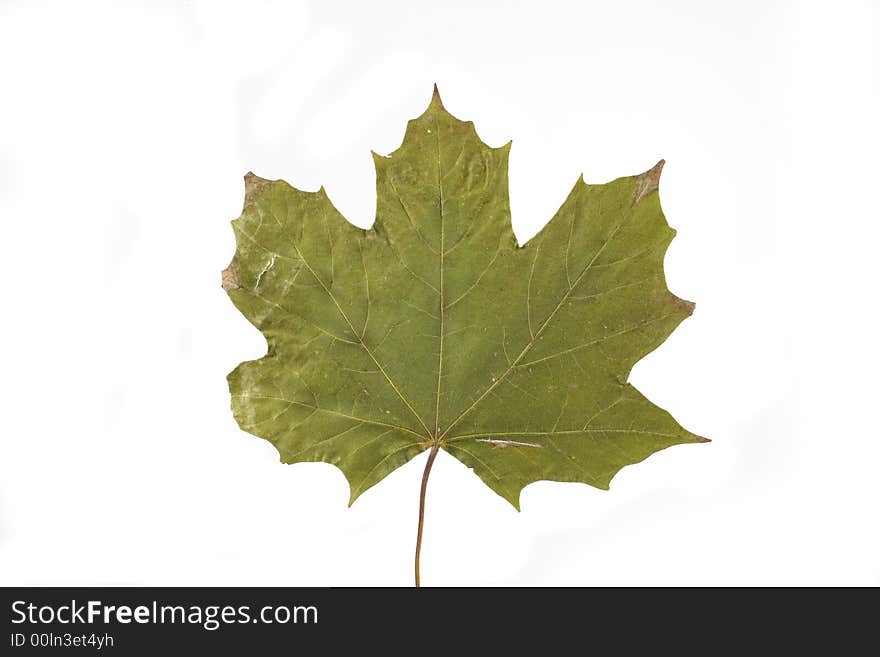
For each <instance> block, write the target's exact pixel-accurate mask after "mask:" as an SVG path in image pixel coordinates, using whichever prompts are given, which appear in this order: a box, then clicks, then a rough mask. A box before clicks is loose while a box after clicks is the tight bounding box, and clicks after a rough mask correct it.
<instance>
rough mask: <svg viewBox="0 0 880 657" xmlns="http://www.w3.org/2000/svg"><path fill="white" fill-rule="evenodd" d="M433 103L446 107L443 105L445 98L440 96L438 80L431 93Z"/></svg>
mask: <svg viewBox="0 0 880 657" xmlns="http://www.w3.org/2000/svg"><path fill="white" fill-rule="evenodd" d="M431 104H432V105H437V106H438V107H440V108H441V109H446V108H444V107H443V100H442V99H441V98H440V90H439V89H438V88H437V83H436V82H435V83H434V93H433V94H432V95H431Z"/></svg>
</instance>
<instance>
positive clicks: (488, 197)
mask: <svg viewBox="0 0 880 657" xmlns="http://www.w3.org/2000/svg"><path fill="white" fill-rule="evenodd" d="M509 150H510V143H508V144H507V145H505V146H502V147H500V148H491V147H489V146H487V145H486V144H484V143H483V142H482V141H481V140H480V139H479V137H478V136H477V133H476V131H475V130H474V126H473V124H472V123H471V122H464V121H460V120H458V119H456V118H455V117H453V116H452V115H451V114H450V113H448V112H447V111H446V110H445V108H444V107H443V104H442V102H441V100H440V96H439V94H438V93H437V91H436V88H435V92H434V96H433V98H432V100H431V103H430V104H429V106H428V108H427V110H426V111H425V112H424V113H423V114H422V115H421V116H419V117H418V118H416V119H413V120H411V121H410V122H409V123H408V126H407V130H406V135H405V137H404V140H403V144H402V145H401V146H400V148H398V149H397V150H396V151H394V152H393V153H391V154H390V155H388V156H387V157H381V156H378V155H375V154H374V161H375V167H376V178H377V182H376V188H377V196H378V203H377V211H376V220H375V223H374V225H373V227H372V228H371V229H370V230H362V229H360V228H357V227H355V226H354V225H352V224H350V223H349V222H348V221H347V220H346V219H345V218H344V217H343V216H342V215H341V214H340V213H339V212H338V211H337V209H336V208H335V207H334V206H333V204H332V203H331V202H330V199H329V198H328V197H327V194H326V193H325V191H324V189H323V188H321V189H320V190H318V191H317V192H304V191H300V190H297V189H295V188H293V187H291V186H290V185H288V184H287V183H286V182H284V181H280V180H279V181H268V180H264V179H262V178H258V177H257V176H254V175H253V174H251V173H248V174H247V175H246V176H245V188H246V194H245V202H244V210H243V211H242V214H241V216H240V217H239V218H238V219H236V220H235V221H233V222H232V224H233V228H234V230H235V236H236V244H237V249H236V253H235V256H234V258H233V260H232V263H231V264H230V265H229V267H228V268H227V269H226V270H225V271H224V272H223V287H224V289H225V290H226V291H227V292H228V293H229V296H230V297H231V299H232V301H233V302H234V303H235V305H236V307H237V308H238V309H239V310H240V311H241V312H242V313H243V314H244V315H245V316H246V317H247V318H248V319H249V320H250V321H251V322H252V323H253V324H254V326H256V327H257V328H258V329H259V330H260V331H262V333H263V334H264V335H265V337H266V340H267V343H268V353H267V355H266V356H264V357H263V358H261V359H259V360H256V361H250V362H245V363H242V364H241V365H239V366H238V367H237V368H236V369H235V370H234V371H233V372H231V373H230V374H229V377H228V379H229V388H230V391H231V393H232V409H233V413H234V415H235V418H236V420H237V421H238V423H239V425H240V426H241V428H242V429H244V430H245V431H248V432H250V433H252V434H255V435H257V436H259V437H261V438H265V439H266V440H268V441H270V442H271V443H272V444H273V445H275V447H276V448H277V449H278V451H279V452H280V455H281V460H282V461H284V462H286V463H296V462H301V461H325V462H328V463H332V464H333V465H336V466H337V467H339V468H340V469H341V470H342V472H343V473H344V474H345V476H346V478H347V479H348V481H349V484H350V488H351V496H350V504H351V503H353V502H354V501H355V500H356V499H357V498H358V496H360V495H361V494H362V493H363V492H364V491H366V490H367V489H368V488H370V487H371V486H373V485H374V484H376V483H377V482H379V481H381V480H382V478H384V477H385V476H387V475H388V474H389V473H390V472H392V471H393V470H394V469H396V468H398V467H400V466H401V465H403V464H404V463H406V462H407V461H409V460H410V459H412V458H413V457H415V456H417V455H418V454H420V453H422V452H424V451H429V452H430V454H429V458H428V462H427V466H426V469H425V473H424V476H423V480H422V495H421V503H420V517H419V541H418V544H417V545H420V542H421V540H420V539H421V527H422V518H423V513H424V491H425V486H426V484H427V477H428V474H429V472H430V467H431V464H432V463H433V461H434V457H435V456H436V454H437V451H438V450H439V449H444V450H446V451H447V452H448V453H449V454H451V455H452V456H454V457H455V458H457V459H458V460H460V461H461V462H462V463H464V464H465V465H466V466H468V467H469V468H472V469H473V471H474V472H475V473H476V474H477V475H478V476H479V477H480V479H482V480H483V481H484V482H485V483H486V485H488V486H489V487H490V488H491V489H492V490H494V491H495V492H496V493H498V494H499V495H501V496H502V497H503V498H504V499H506V500H507V501H508V502H510V503H511V504H512V505H513V506H514V507H516V508H517V509H518V508H519V497H520V491H521V490H522V489H523V487H524V486H526V485H527V484H529V483H531V482H534V481H538V480H553V481H570V482H583V483H586V484H589V485H591V486H595V487H597V488H603V489H604V488H608V485H609V482H610V481H611V479H612V477H613V476H614V475H615V474H616V473H617V472H618V471H619V470H620V469H621V468H622V467H624V466H626V465H629V464H632V463H636V462H638V461H641V460H643V459H645V458H646V457H648V456H649V455H651V454H652V453H654V452H656V451H658V450H661V449H664V448H666V447H669V446H671V445H676V444H681V443H698V442H706V439H705V438H701V437H699V436H697V435H695V434H693V433H690V432H689V431H687V430H685V429H684V428H682V427H681V426H680V425H679V424H678V423H677V422H676V421H675V420H674V419H673V418H672V416H671V415H670V414H669V413H667V412H666V411H664V410H662V409H661V408H659V407H657V406H656V405H654V404H652V403H651V402H650V401H648V400H647V399H646V398H645V397H644V396H642V395H641V394H640V393H639V392H638V391H637V390H636V389H635V388H634V387H633V386H632V385H630V384H629V383H627V377H628V375H629V372H630V370H631V368H632V367H633V365H634V364H635V363H636V361H638V360H639V359H640V358H642V357H643V356H644V355H646V354H647V353H649V352H650V351H652V350H653V349H655V348H656V347H657V346H658V345H660V344H661V343H662V342H663V340H665V339H666V337H667V336H668V335H669V334H670V333H671V332H672V331H673V330H674V329H675V327H676V326H677V325H678V324H679V323H680V322H681V321H682V320H684V319H685V318H686V317H688V316H689V315H690V314H691V313H692V312H693V309H694V304H692V303H690V302H688V301H684V300H682V299H679V298H678V297H676V296H675V295H673V294H672V293H671V292H670V291H669V290H668V288H667V286H666V281H665V277H664V273H663V258H664V255H665V252H666V249H667V247H668V245H669V243H670V241H671V240H672V238H673V236H674V235H675V231H674V230H672V229H671V228H670V227H669V226H668V225H667V223H666V220H665V218H664V216H663V212H662V211H661V208H660V201H659V198H658V193H657V188H658V183H659V178H660V171H661V169H662V167H663V161H662V160H661V161H660V162H659V163H658V164H657V165H656V166H654V167H653V168H652V169H650V170H649V171H647V172H645V173H643V174H641V175H637V176H631V177H626V178H620V179H617V180H614V181H612V182H610V183H608V184H604V185H588V184H586V183H585V182H584V181H583V178H581V179H579V180H578V181H577V182H576V183H575V185H574V188H573V189H572V191H571V193H570V194H569V195H568V198H566V200H565V202H564V203H563V204H562V206H561V207H560V208H559V210H558V212H557V213H556V215H555V216H554V217H553V218H552V219H551V221H550V222H549V223H548V224H547V225H546V226H545V227H544V228H543V230H541V232H540V233H539V234H538V235H537V236H535V237H534V238H533V239H531V240H529V241H528V243H527V244H526V245H524V246H522V247H520V246H519V245H518V244H517V242H516V238H515V237H514V234H513V231H512V228H511V222H510V206H509V200H508V189H507V165H508V154H509ZM416 572H417V575H416V576H417V581H418V547H417V555H416Z"/></svg>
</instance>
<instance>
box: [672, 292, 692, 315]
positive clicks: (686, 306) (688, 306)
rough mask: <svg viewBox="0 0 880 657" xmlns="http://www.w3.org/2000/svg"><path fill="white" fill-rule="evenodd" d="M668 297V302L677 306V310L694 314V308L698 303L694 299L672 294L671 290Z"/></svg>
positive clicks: (674, 306)
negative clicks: (689, 299) (690, 299)
mask: <svg viewBox="0 0 880 657" xmlns="http://www.w3.org/2000/svg"><path fill="white" fill-rule="evenodd" d="M666 299H667V302H668V303H669V304H670V305H671V306H672V307H673V308H675V309H676V310H679V311H681V312H683V313H687V315H688V316H690V315H693V314H694V308H696V307H697V304H695V303H694V302H693V301H688V300H687V299H681V298H679V297H677V296H675V295H674V294H672V293H671V292H670V293H669V295H668V296H667V297H666Z"/></svg>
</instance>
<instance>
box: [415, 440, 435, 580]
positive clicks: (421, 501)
mask: <svg viewBox="0 0 880 657" xmlns="http://www.w3.org/2000/svg"><path fill="white" fill-rule="evenodd" d="M439 449H440V443H439V442H435V443H434V445H433V447H431V453H430V454H428V462H427V463H426V464H425V471H424V473H422V490H421V492H420V493H419V531H418V534H416V563H415V566H416V588H418V587H419V586H421V583H420V580H419V555H420V554H421V552H422V527H423V526H424V524H425V491H427V490H428V476H429V475H430V474H431V466H432V465H434V459H435V458H437V452H438V451H439Z"/></svg>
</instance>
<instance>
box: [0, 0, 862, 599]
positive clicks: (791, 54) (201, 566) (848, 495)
mask: <svg viewBox="0 0 880 657" xmlns="http://www.w3.org/2000/svg"><path fill="white" fill-rule="evenodd" d="M113 4H114V5H116V6H115V7H112V6H111V3H107V5H102V4H98V3H62V2H57V3H25V2H3V3H2V4H0V221H2V242H0V244H2V254H0V268H2V272H0V273H2V297H0V298H2V309H3V310H2V316H3V320H2V324H0V326H2V328H0V330H2V340H0V349H2V364H0V368H2V369H0V397H2V400H3V406H2V408H3V414H2V424H0V426H2V429H0V435H2V437H0V449H2V452H0V584H6V585H11V584H46V585H48V584H156V585H158V584H179V585H195V584H216V585H221V584H240V585H243V584H252V585H343V584H350V585H409V584H410V583H411V578H412V572H411V571H412V566H411V560H412V549H413V543H414V538H415V524H416V511H417V496H418V486H419V479H420V476H421V472H422V467H423V465H424V458H425V455H422V456H421V457H419V458H417V459H415V460H414V461H412V462H410V463H409V464H407V465H406V466H405V467H403V468H401V469H399V470H398V471H396V472H395V473H393V474H392V475H391V476H390V477H388V478H387V479H386V480H385V481H383V482H382V483H381V484H380V485H378V486H377V487H375V488H373V489H371V490H370V491H369V492H368V493H366V494H365V495H364V496H363V497H362V498H361V499H360V500H359V501H358V502H357V503H356V504H355V505H354V506H353V507H352V508H351V509H348V508H347V507H346V502H347V498H348V487H347V485H346V482H345V479H344V477H343V476H342V474H341V473H340V472H338V471H337V470H335V469H334V468H333V467H332V466H330V465H326V464H300V465H293V466H285V465H281V464H280V463H279V461H278V456H277V452H276V451H275V450H274V448H273V447H272V446H271V445H269V444H268V443H266V442H264V441H261V440H259V439H257V438H254V437H252V436H250V435H249V434H246V433H244V432H242V431H240V430H239V429H238V427H237V425H236V423H235V421H234V420H233V418H232V415H231V413H230V411H229V396H228V391H227V387H226V380H225V376H226V373H227V372H228V371H229V370H231V369H232V368H233V367H234V366H235V365H236V364H237V363H238V362H240V361H242V360H247V359H252V358H255V357H258V356H260V355H261V354H262V353H263V352H264V349H265V342H264V340H263V338H262V336H261V335H260V334H259V332H257V331H256V330H255V329H254V328H253V327H252V326H251V325H250V324H248V322H247V321H246V320H245V318H244V317H243V316H241V315H240V314H239V313H238V311H237V310H235V308H234V307H233V306H232V304H231V303H230V302H229V300H228V298H227V297H226V295H225V293H224V292H223V290H222V289H221V288H220V270H221V269H223V267H225V266H226V264H227V263H228V261H229V259H230V257H231V255H232V252H233V250H234V240H233V233H232V230H231V228H230V226H229V221H230V220H231V219H233V218H234V217H236V216H237V215H238V213H239V211H240V209H241V203H242V199H243V191H244V187H243V182H242V175H243V174H244V173H245V172H246V171H247V170H249V169H250V170H253V171H254V172H255V173H257V174H258V175H260V176H262V177H265V178H284V179H286V180H288V181H289V182H291V183H292V184H294V185H296V186H298V187H301V188H304V189H309V190H314V189H316V188H317V187H318V186H319V185H321V184H323V185H325V187H326V188H327V190H328V193H329V195H330V198H331V199H332V200H333V202H334V203H335V204H336V205H337V207H339V208H340V210H341V211H342V212H343V213H344V214H345V215H346V216H347V217H348V218H349V219H350V220H351V221H352V222H353V223H356V224H358V225H360V226H364V227H366V226H369V225H370V223H371V222H372V216H373V212H374V207H375V196H374V180H373V165H372V160H371V157H370V149H373V150H375V151H377V152H379V153H386V152H390V151H391V150H393V149H395V148H396V147H397V146H398V144H399V143H400V140H401V138H402V135H403V130H404V126H405V122H406V120H407V119H409V118H412V117H414V116H416V115H418V114H420V113H421V112H422V110H423V109H424V108H425V106H426V105H427V103H428V100H429V97H430V93H431V87H432V84H433V83H434V82H435V81H436V82H437V83H438V84H439V87H440V90H441V93H442V95H443V99H444V102H445V104H446V106H447V108H448V109H449V110H450V111H451V112H453V113H454V114H456V115H457V116H459V117H460V118H463V119H471V120H473V121H475V123H476V126H477V129H478V131H479V133H480V135H481V136H482V138H483V139H484V140H485V141H486V142H488V143H489V144H490V145H493V146H497V145H501V144H503V143H505V142H506V141H507V140H508V139H511V138H512V139H513V149H512V153H511V161H510V184H511V198H512V207H513V215H514V219H513V221H514V228H515V231H516V233H517V235H518V236H519V238H520V241H521V242H524V241H525V240H526V239H528V238H529V237H531V236H532V235H534V234H535V232H537V230H538V229H539V228H540V227H541V225H542V224H543V222H545V221H546V220H547V219H548V218H549V217H550V216H551V215H552V214H553V212H554V211H555V209H556V208H557V207H558V205H559V203H560V202H561V201H562V199H563V198H564V196H565V195H566V193H567V192H568V191H569V189H570V188H571V186H572V184H573V183H574V181H575V179H576V178H577V177H578V175H579V174H580V173H581V172H583V173H584V177H585V179H586V180H587V181H588V182H604V181H607V180H610V179H612V178H616V177H618V176H622V175H630V174H635V173H638V172H641V171H643V170H645V169H647V168H649V167H650V166H651V165H653V164H654V162H656V161H657V159H659V158H660V157H664V158H666V160H667V166H666V169H665V171H664V177H663V182H662V184H661V198H662V201H663V204H664V209H665V211H666V215H667V217H668V219H669V222H670V223H671V224H672V225H673V226H674V227H675V228H677V229H678V237H677V238H676V239H675V241H674V243H673V244H672V246H671V248H670V249H669V252H668V254H667V259H666V263H667V273H668V279H669V284H670V287H671V289H672V290H673V291H674V292H675V293H677V294H678V295H679V296H682V297H684V298H687V299H691V300H694V301H696V302H697V310H696V313H695V314H694V316H693V317H692V318H691V319H689V320H687V321H686V322H685V323H684V324H682V326H681V327H680V328H679V329H678V330H677V331H676V332H675V333H674V334H673V335H672V337H671V338H670V339H669V340H668V341H667V342H666V343H665V344H664V345H663V346H662V347H661V348H660V349H659V350H657V351H656V352H654V353H653V354H651V355H650V356H649V357H647V358H645V359H644V360H643V361H642V362H640V363H639V364H638V365H637V366H636V368H635V370H634V372H633V375H632V381H633V382H634V383H635V384H636V386H637V387H638V388H640V389H641V390H642V391H643V392H644V393H645V394H646V395H647V396H648V397H649V398H650V399H652V400H654V401H655V402H657V403H658V404H660V405H661V406H663V407H665V408H667V409H668V410H670V411H671V412H672V413H673V415H675V417H676V418H677V419H679V420H680V421H681V422H682V424H684V425H685V426H686V427H687V428H689V429H691V430H692V431H694V432H696V433H699V434H702V435H705V436H709V437H711V438H712V439H713V440H714V442H713V443H712V444H710V445H699V446H697V445H694V446H683V447H676V448H672V449H669V450H666V451H664V452H661V453H659V454H657V455H655V456H653V457H651V458H650V459H648V460H647V461H646V462H644V463H642V464H640V465H636V466H633V467H630V468H626V469H625V470H624V471H623V472H622V473H621V474H620V475H619V476H618V477H617V478H616V479H615V480H614V482H613V484H612V488H611V491H610V492H603V491H599V490H595V489H592V488H589V487H588V486H585V485H576V484H558V483H547V482H541V483H537V484H534V485H532V486H529V487H528V488H527V489H526V490H525V491H524V493H523V498H522V507H523V511H522V513H519V514H518V513H516V512H515V511H514V510H513V509H512V508H511V507H510V506H509V505H508V504H507V503H506V502H505V501H503V500H502V499H501V498H500V497H498V496H496V495H495V494H494V493H493V492H492V491H491V490H489V489H488V488H487V487H486V486H484V485H483V484H482V483H481V482H480V481H479V480H478V479H477V478H476V477H475V476H473V474H472V473H471V472H470V471H468V470H467V469H466V468H465V467H464V466H463V465H461V464H460V463H458V462H457V461H455V460H454V459H453V458H452V457H450V456H448V455H445V454H441V456H440V457H439V458H438V460H437V463H436V465H435V468H434V471H433V474H432V477H431V482H430V487H429V497H428V508H427V523H426V535H425V544H424V550H423V555H422V563H423V571H422V578H423V582H424V583H425V584H429V585H447V584H448V585H452V584H473V585H513V584H524V585H534V584H550V585H570V584H572V585H575V584H576V585H598V584H633V585H636V584H694V585H702V584H734V585H737V584H875V585H876V584H880V559H878V554H880V522H878V502H880V492H878V491H880V484H878V475H877V472H878V464H880V435H878V430H877V423H876V409H877V406H878V402H877V392H878V386H877V382H876V373H877V371H878V365H880V363H878V354H877V349H876V335H877V331H878V322H877V319H878V312H877V281H878V264H877V255H876V254H877V245H878V241H880V228H878V225H880V224H878V218H880V217H878V211H877V207H878V180H880V177H878V173H880V168H878V164H877V162H878V153H880V148H878V147H880V143H878V130H877V119H878V117H880V103H878V72H880V67H878V64H880V59H878V57H880V55H878V44H877V36H878V26H880V23H878V20H880V10H878V6H877V4H876V3H873V6H872V3H871V2H867V1H866V2H835V3H820V2H765V1H760V2H735V3H731V2H726V3H720V2H719V3H706V2H698V1H694V2H672V3H662V4H663V5H665V6H664V7H661V6H660V5H661V3H653V2H631V3H623V2H607V1H603V2H569V3H553V2H547V1H546V0H545V1H542V2H535V3H522V4H518V3H501V2H498V3H489V2H483V3H475V2H461V3H446V2H442V3H438V2H433V3H430V4H429V3H420V2H397V3H382V2H376V1H371V2H361V3H354V2H353V3H350V4H348V5H345V4H339V3H330V2H311V3H299V4H297V3H295V2H286V3H283V5H281V4H279V5H272V4H258V3H246V4H247V8H245V3H243V4H242V6H239V7H232V6H230V7H224V6H221V5H220V4H219V3H216V2H207V1H206V2H188V3H178V4H176V5H175V4H172V3H161V2H149V3H148V2H143V3H141V5H142V6H140V7H139V6H138V5H137V3H113ZM123 4H127V5H129V6H128V8H122V7H121V5H123Z"/></svg>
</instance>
